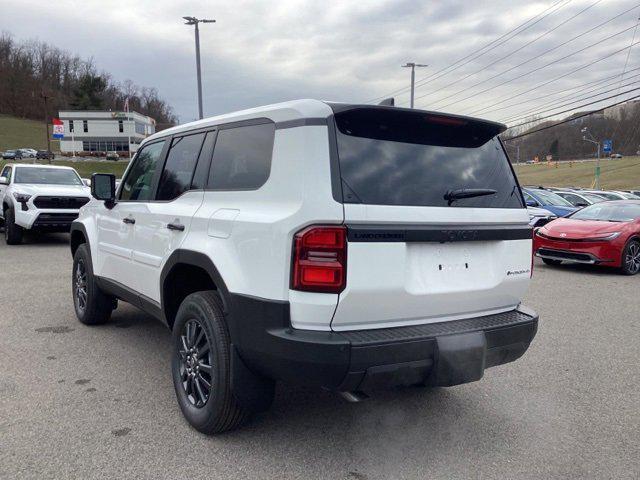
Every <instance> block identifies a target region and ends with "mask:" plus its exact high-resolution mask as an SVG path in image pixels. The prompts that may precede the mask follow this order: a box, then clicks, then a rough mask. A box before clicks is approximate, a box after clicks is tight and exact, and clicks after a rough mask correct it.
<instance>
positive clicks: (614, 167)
mask: <svg viewBox="0 0 640 480" xmlns="http://www.w3.org/2000/svg"><path fill="white" fill-rule="evenodd" d="M600 165H601V168H600V169H601V174H600V185H601V187H602V188H603V189H610V190H616V189H619V190H627V189H631V188H633V189H636V188H639V187H640V157H625V158H622V159H618V160H609V159H606V160H601V162H600ZM595 166H596V164H595V162H594V161H588V162H587V161H585V162H573V163H572V164H570V163H569V162H560V163H558V164H557V166H556V164H555V163H553V164H551V165H547V164H546V163H540V164H537V165H522V164H521V165H514V167H515V170H516V174H517V175H518V179H519V181H520V183H521V184H522V185H545V186H553V187H571V186H573V187H591V186H592V184H593V178H594V174H595Z"/></svg>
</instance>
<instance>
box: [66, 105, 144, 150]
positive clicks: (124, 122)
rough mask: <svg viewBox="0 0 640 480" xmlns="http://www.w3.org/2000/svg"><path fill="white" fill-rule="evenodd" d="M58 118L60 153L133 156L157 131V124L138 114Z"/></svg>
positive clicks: (69, 113) (83, 113)
mask: <svg viewBox="0 0 640 480" xmlns="http://www.w3.org/2000/svg"><path fill="white" fill-rule="evenodd" d="M59 118H60V120H61V121H62V123H63V129H64V131H63V136H62V138H61V139H60V151H61V152H62V153H79V152H129V151H130V152H135V151H136V150H137V149H138V146H139V145H140V143H141V142H142V140H144V139H145V138H147V137H148V136H149V135H152V134H153V133H155V131H156V121H155V120H154V119H153V118H151V117H147V116H146V115H142V114H140V113H138V112H101V111H90V110H89V111H88V110H65V111H61V112H59Z"/></svg>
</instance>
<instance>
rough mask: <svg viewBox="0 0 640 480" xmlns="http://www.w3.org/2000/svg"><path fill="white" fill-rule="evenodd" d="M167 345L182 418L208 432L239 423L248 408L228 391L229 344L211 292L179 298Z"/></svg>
mask: <svg viewBox="0 0 640 480" xmlns="http://www.w3.org/2000/svg"><path fill="white" fill-rule="evenodd" d="M172 343H173V349H172V360H171V373H172V376H173V386H174V388H175V391H176V397H177V400H178V405H179V406H180V409H181V410H182V413H183V415H184V416H185V418H186V419H187V421H188V422H189V423H190V424H191V425H192V426H193V427H194V428H195V429H196V430H198V431H200V432H202V433H205V434H208V435H211V434H214V433H221V432H225V431H228V430H233V429H235V428H237V427H238V426H239V425H240V424H242V423H243V422H244V420H245V419H246V418H247V417H248V415H249V413H250V412H249V411H248V410H246V409H243V408H242V407H240V405H238V403H237V401H236V399H235V397H234V396H233V393H232V391H231V362H230V352H231V342H230V338H229V332H228V330H227V323H226V320H225V316H224V313H223V309H222V304H221V301H220V297H219V296H218V295H217V293H216V292H214V291H206V292H197V293H192V294H191V295H189V296H188V297H187V298H185V299H184V301H183V302H182V304H181V305H180V308H179V309H178V313H177V315H176V321H175V323H174V325H173V334H172ZM271 394H273V392H271Z"/></svg>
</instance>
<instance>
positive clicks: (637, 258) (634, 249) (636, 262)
mask: <svg viewBox="0 0 640 480" xmlns="http://www.w3.org/2000/svg"><path fill="white" fill-rule="evenodd" d="M625 263H626V265H627V269H628V270H629V272H631V273H638V271H640V244H639V243H637V242H633V243H631V244H630V245H629V249H628V250H627V256H626V257H625Z"/></svg>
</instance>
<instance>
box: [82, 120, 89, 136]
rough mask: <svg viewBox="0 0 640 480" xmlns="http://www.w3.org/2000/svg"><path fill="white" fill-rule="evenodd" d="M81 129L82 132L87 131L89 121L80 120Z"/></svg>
mask: <svg viewBox="0 0 640 480" xmlns="http://www.w3.org/2000/svg"><path fill="white" fill-rule="evenodd" d="M82 131H83V132H84V133H87V132H88V131H89V122H87V121H86V120H83V121H82Z"/></svg>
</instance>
